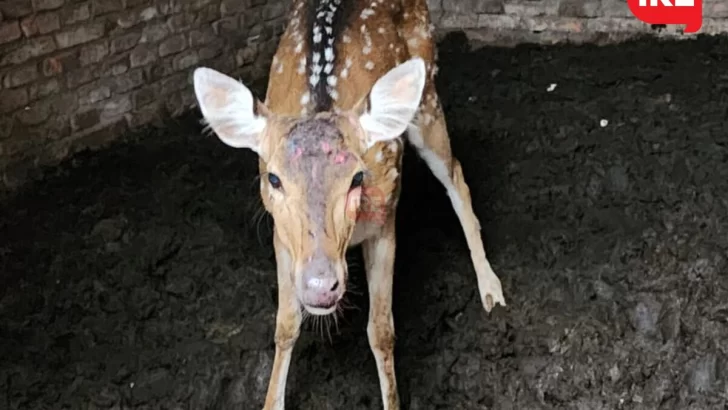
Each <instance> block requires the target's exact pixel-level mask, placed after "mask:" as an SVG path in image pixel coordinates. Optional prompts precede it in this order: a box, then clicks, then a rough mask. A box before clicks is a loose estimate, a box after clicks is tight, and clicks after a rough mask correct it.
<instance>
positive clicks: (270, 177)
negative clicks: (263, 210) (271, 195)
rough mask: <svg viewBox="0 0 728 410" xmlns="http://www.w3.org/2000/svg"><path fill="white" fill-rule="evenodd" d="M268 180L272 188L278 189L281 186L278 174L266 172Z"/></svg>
mask: <svg viewBox="0 0 728 410" xmlns="http://www.w3.org/2000/svg"><path fill="white" fill-rule="evenodd" d="M268 182H270V184H271V185H272V186H273V188H275V189H278V188H280V187H281V179H280V178H278V175H276V174H270V173H269V174H268Z"/></svg>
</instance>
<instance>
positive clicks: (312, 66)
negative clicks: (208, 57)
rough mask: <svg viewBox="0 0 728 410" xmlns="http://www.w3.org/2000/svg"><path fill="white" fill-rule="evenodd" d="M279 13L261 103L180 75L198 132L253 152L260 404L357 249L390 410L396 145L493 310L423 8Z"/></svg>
mask: <svg viewBox="0 0 728 410" xmlns="http://www.w3.org/2000/svg"><path fill="white" fill-rule="evenodd" d="M287 18H288V20H287V24H286V27H285V29H284V31H283V33H282V34H281V37H280V40H279V42H278V47H277V50H276V52H275V54H274V55H273V58H272V63H271V65H270V70H269V73H268V74H269V79H268V88H267V91H266V95H265V100H264V101H261V100H260V99H259V98H258V97H256V96H254V95H253V93H252V92H251V91H250V89H248V88H247V87H246V86H245V85H244V84H243V83H242V82H241V81H238V80H235V79H233V78H232V77H230V76H228V75H225V74H223V73H221V72H218V71H216V70H214V69H211V68H207V67H197V68H196V69H195V71H194V73H193V87H194V92H195V97H196V99H197V105H198V107H199V109H200V112H201V114H202V117H203V118H202V120H203V122H204V123H206V128H207V130H209V131H212V132H214V134H216V135H217V137H218V138H219V139H220V141H222V143H224V144H225V145H227V146H229V147H232V148H238V149H239V148H243V149H248V150H251V151H253V152H255V153H256V154H257V158H258V171H259V176H260V196H261V199H262V202H263V206H264V208H265V211H266V212H267V213H269V214H270V215H271V216H272V220H273V247H274V251H275V265H276V276H277V286H278V289H277V293H278V307H277V312H276V321H275V336H274V339H275V355H274V359H273V366H272V370H271V373H270V379H269V383H268V389H267V393H266V398H265V403H264V406H263V408H264V409H265V410H273V409H284V408H285V391H286V380H287V376H288V372H289V368H290V364H291V357H292V352H293V348H294V345H295V343H296V341H297V339H298V337H299V335H300V333H301V325H302V321H303V319H304V317H305V316H307V315H311V316H327V315H331V314H334V313H335V312H336V311H337V308H338V306H339V304H340V303H341V301H342V298H343V297H344V295H345V293H346V292H347V279H348V265H347V260H346V252H347V250H349V249H352V248H354V247H357V246H359V247H360V248H361V251H362V256H363V258H364V259H363V260H364V268H365V271H366V280H367V288H368V293H369V302H370V306H369V315H368V322H367V323H368V324H367V329H366V330H367V338H368V342H369V346H370V349H371V352H372V354H373V356H374V359H375V362H376V368H377V374H378V379H379V385H380V391H381V398H382V403H383V408H384V409H385V410H395V409H399V407H400V398H399V393H398V389H397V380H396V377H395V368H394V344H395V329H394V321H393V313H392V284H393V277H394V258H395V249H396V243H395V242H396V236H395V217H396V215H395V214H396V208H397V203H398V201H399V195H400V191H401V171H402V158H403V154H404V148H405V145H404V144H405V141H406V142H407V143H409V144H410V145H411V146H412V147H414V149H415V151H416V152H417V154H418V155H419V157H420V158H422V159H423V160H424V162H425V163H426V164H427V166H428V168H429V169H430V171H431V172H432V173H433V174H434V176H435V177H436V178H437V180H438V181H439V182H440V183H442V185H443V186H444V188H445V191H446V193H447V195H448V196H449V198H450V202H451V204H452V207H453V209H454V211H455V213H456V214H457V217H458V220H459V222H460V225H461V227H462V229H463V231H464V234H465V238H466V242H467V245H468V247H469V250H470V256H471V260H472V263H473V266H474V270H475V274H476V279H477V286H478V291H479V296H480V299H481V303H482V305H483V307H484V309H485V311H486V312H488V313H490V312H491V310H492V309H493V308H494V307H495V306H496V305H501V306H506V302H505V298H504V297H503V291H502V286H501V282H500V279H499V278H498V276H497V275H496V274H495V272H494V271H493V269H492V267H491V264H490V262H489V261H488V259H487V257H486V254H485V250H484V245H483V241H482V238H481V234H480V229H481V227H480V223H479V220H478V218H477V217H476V215H475V213H474V211H473V207H472V203H471V202H472V201H471V197H470V189H469V187H468V185H467V183H466V181H465V178H464V175H463V170H462V167H461V165H460V162H459V161H458V160H457V159H456V158H455V157H454V156H453V153H452V150H451V144H450V137H449V135H448V130H447V124H446V120H445V116H444V111H443V107H442V105H441V102H440V99H439V96H438V93H437V90H436V87H435V82H434V79H435V76H436V73H437V69H438V68H437V50H436V43H435V40H434V39H433V31H434V28H433V25H432V23H431V18H430V12H429V9H428V6H427V1H426V0H293V2H292V5H291V9H290V10H289V14H288V17H287Z"/></svg>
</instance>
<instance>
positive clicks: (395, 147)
mask: <svg viewBox="0 0 728 410" xmlns="http://www.w3.org/2000/svg"><path fill="white" fill-rule="evenodd" d="M388 148H389V150H390V151H392V152H397V150H398V149H399V145H397V143H396V142H394V141H392V142H390V143H389V146H388Z"/></svg>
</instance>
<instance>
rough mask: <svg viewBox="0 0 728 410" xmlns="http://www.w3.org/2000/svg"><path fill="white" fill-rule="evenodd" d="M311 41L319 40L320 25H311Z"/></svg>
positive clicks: (317, 41)
mask: <svg viewBox="0 0 728 410" xmlns="http://www.w3.org/2000/svg"><path fill="white" fill-rule="evenodd" d="M313 42H314V44H316V43H320V42H321V27H319V26H317V25H314V26H313Z"/></svg>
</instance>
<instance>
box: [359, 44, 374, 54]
mask: <svg viewBox="0 0 728 410" xmlns="http://www.w3.org/2000/svg"><path fill="white" fill-rule="evenodd" d="M361 52H362V53H364V55H367V54H369V53H371V52H372V48H371V47H369V46H364V48H363V49H362V50H361Z"/></svg>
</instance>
